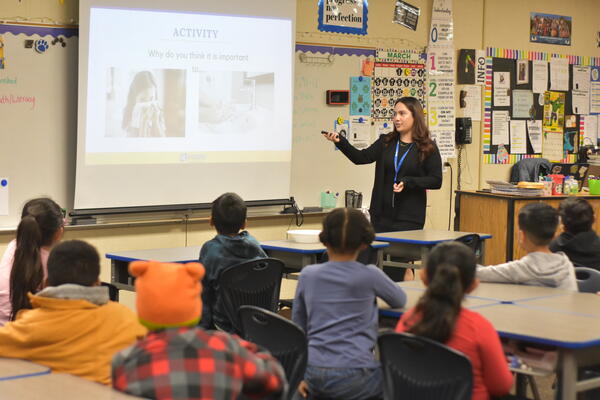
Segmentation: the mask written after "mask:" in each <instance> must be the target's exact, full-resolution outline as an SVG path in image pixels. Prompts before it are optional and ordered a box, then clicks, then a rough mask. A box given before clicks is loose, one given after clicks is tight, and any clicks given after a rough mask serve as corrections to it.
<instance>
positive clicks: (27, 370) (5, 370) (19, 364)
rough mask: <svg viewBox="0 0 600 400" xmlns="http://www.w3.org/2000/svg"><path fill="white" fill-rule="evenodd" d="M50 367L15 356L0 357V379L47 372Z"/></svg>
mask: <svg viewBox="0 0 600 400" xmlns="http://www.w3.org/2000/svg"><path fill="white" fill-rule="evenodd" d="M49 373H50V368H48V367H46V366H44V365H40V364H35V363H32V362H29V361H25V360H19V359H17V358H0V380H3V379H12V378H15V377H21V376H29V375H32V374H49Z"/></svg>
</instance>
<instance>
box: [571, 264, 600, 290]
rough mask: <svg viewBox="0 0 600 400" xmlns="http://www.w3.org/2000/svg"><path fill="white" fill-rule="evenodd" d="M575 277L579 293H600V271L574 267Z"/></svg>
mask: <svg viewBox="0 0 600 400" xmlns="http://www.w3.org/2000/svg"><path fill="white" fill-rule="evenodd" d="M575 277H576V278H577V286H578V287H579V291H580V292H584V293H596V292H600V271H598V270H595V269H593V268H586V267H576V268H575Z"/></svg>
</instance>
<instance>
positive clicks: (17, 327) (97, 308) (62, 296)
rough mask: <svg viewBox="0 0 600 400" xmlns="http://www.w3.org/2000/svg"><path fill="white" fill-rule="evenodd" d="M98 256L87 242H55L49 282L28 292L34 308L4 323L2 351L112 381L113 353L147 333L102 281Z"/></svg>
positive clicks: (0, 341)
mask: <svg viewBox="0 0 600 400" xmlns="http://www.w3.org/2000/svg"><path fill="white" fill-rule="evenodd" d="M99 274H100V256H99V255H98V252H97V251H96V249H95V248H94V247H93V246H91V245H89V244H88V243H86V242H83V241H80V240H70V241H66V242H62V243H60V244H58V245H56V246H55V247H54V248H53V249H52V251H51V253H50V256H49V257H48V278H47V282H46V283H47V285H46V287H45V288H44V289H43V290H41V291H39V292H38V293H36V294H35V295H34V294H31V293H29V294H28V296H29V300H30V301H31V305H32V309H31V310H21V311H20V312H19V313H18V314H17V316H16V319H15V320H14V321H12V322H9V323H7V324H6V325H5V326H4V327H2V328H0V357H10V358H20V359H24V360H29V361H32V362H35V363H38V364H42V365H45V366H47V367H49V368H51V369H52V372H64V373H68V374H72V375H77V376H79V377H81V378H85V379H89V380H92V381H95V382H99V383H103V384H106V385H108V384H110V383H111V373H110V365H111V360H112V357H113V355H114V354H115V353H116V352H117V351H119V350H121V349H123V348H125V347H127V346H130V345H132V344H133V343H135V341H136V340H137V339H141V338H143V337H144V336H145V334H146V328H144V327H143V326H142V325H140V323H139V322H138V319H137V316H136V315H135V314H134V313H133V312H132V311H131V310H129V309H128V308H127V307H125V306H124V305H122V304H119V303H115V302H113V301H109V298H108V288H106V287H103V286H99V284H100V280H99Z"/></svg>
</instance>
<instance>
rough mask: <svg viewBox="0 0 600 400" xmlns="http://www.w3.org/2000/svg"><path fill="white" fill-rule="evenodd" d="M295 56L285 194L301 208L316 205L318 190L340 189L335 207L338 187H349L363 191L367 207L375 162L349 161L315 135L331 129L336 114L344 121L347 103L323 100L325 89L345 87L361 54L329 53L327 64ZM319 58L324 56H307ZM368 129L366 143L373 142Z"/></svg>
mask: <svg viewBox="0 0 600 400" xmlns="http://www.w3.org/2000/svg"><path fill="white" fill-rule="evenodd" d="M300 54H301V53H300V52H297V53H296V57H295V60H296V62H295V84H294V119H293V136H292V179H291V182H292V187H291V194H292V196H294V198H295V199H296V201H298V203H299V204H300V206H301V207H305V206H318V205H319V204H320V193H321V191H324V190H331V191H333V192H334V193H336V192H337V193H340V196H339V198H338V202H337V206H338V207H340V206H343V205H344V199H343V197H344V191H345V190H346V189H353V190H356V191H359V192H362V194H363V206H368V205H369V201H370V199H371V189H372V186H373V180H374V177H375V164H374V163H373V164H369V165H354V164H352V163H351V162H350V161H349V160H348V159H347V158H346V157H345V156H344V155H343V154H342V153H341V152H340V151H339V150H335V149H334V145H333V143H331V142H328V141H326V140H325V139H324V138H323V136H322V135H321V134H320V132H321V130H328V131H333V124H334V121H335V120H336V119H337V118H338V117H342V118H344V119H348V117H349V115H348V112H349V111H348V110H349V108H348V106H347V105H342V106H330V105H327V104H325V92H326V91H327V90H331V89H333V90H348V88H349V85H350V77H351V76H359V75H360V74H361V62H362V60H363V59H365V57H364V56H357V55H337V54H336V55H333V56H332V57H333V62H332V63H330V64H316V63H310V62H308V63H307V62H302V61H301V60H300ZM307 54H308V55H310V56H317V57H323V58H325V57H326V55H320V54H316V55H314V54H311V53H307ZM374 140H375V137H374V128H373V127H371V141H374Z"/></svg>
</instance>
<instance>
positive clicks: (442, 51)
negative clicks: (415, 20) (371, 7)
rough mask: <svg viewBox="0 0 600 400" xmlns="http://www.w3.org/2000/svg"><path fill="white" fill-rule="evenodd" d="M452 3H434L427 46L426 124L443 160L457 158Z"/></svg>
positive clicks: (444, 0)
mask: <svg viewBox="0 0 600 400" xmlns="http://www.w3.org/2000/svg"><path fill="white" fill-rule="evenodd" d="M453 39H454V26H453V20H452V0H434V1H433V6H432V12H431V27H430V29H429V45H428V46H427V108H428V114H427V122H428V126H429V130H430V132H431V136H432V138H433V139H434V140H435V141H436V144H437V146H438V149H439V150H440V155H441V156H442V159H443V160H446V159H448V158H452V157H455V150H456V144H455V142H454V133H455V123H454V115H455V110H454V76H455V73H456V64H455V63H454V40H453Z"/></svg>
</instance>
